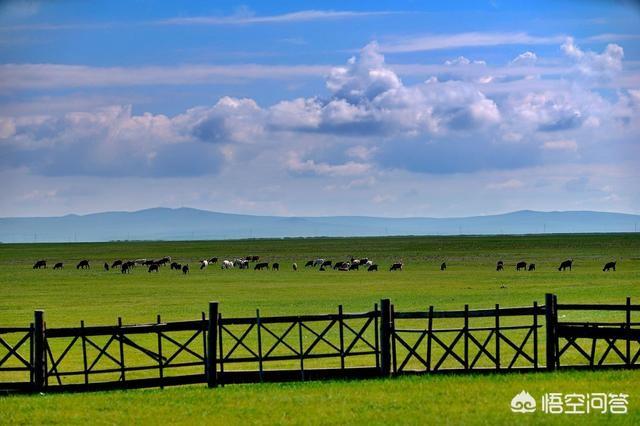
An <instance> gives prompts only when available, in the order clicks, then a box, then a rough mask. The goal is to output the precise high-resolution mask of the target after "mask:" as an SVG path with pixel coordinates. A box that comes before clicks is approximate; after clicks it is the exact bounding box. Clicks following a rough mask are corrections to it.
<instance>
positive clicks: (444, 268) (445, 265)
mask: <svg viewBox="0 0 640 426" xmlns="http://www.w3.org/2000/svg"><path fill="white" fill-rule="evenodd" d="M446 269H447V264H446V262H442V265H440V270H441V271H445V270H446Z"/></svg>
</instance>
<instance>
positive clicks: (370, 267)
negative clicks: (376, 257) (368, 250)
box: [367, 263, 378, 272]
mask: <svg viewBox="0 0 640 426" xmlns="http://www.w3.org/2000/svg"><path fill="white" fill-rule="evenodd" d="M377 270H378V265H376V264H375V263H374V264H372V265H369V267H368V268H367V271H369V272H372V271H377Z"/></svg>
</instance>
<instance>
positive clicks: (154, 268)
mask: <svg viewBox="0 0 640 426" xmlns="http://www.w3.org/2000/svg"><path fill="white" fill-rule="evenodd" d="M199 263H200V269H201V270H202V269H205V268H207V267H209V265H213V264H217V263H218V258H217V257H212V258H210V259H202V260H200V261H199ZM251 263H255V265H254V266H253V269H254V270H256V271H261V270H263V269H266V270H269V268H271V270H272V271H279V270H280V264H279V263H278V262H273V263H271V265H269V262H260V256H246V257H243V258H235V259H233V260H228V259H225V260H222V261H220V262H219V264H220V268H221V269H249V267H250V264H251ZM167 264H169V266H170V269H171V270H172V271H173V270H176V271H182V273H183V274H185V275H186V274H188V273H189V265H188V264H185V265H182V264H180V263H177V262H172V260H171V256H165V257H163V258H161V259H157V260H154V259H136V260H126V261H123V260H121V259H118V260H115V261H114V262H113V263H111V266H109V263H107V262H105V263H104V265H103V268H104V270H105V271H109V270H110V269H111V270H115V269H119V270H120V272H122V273H123V274H128V273H130V272H131V270H132V269H133V268H135V267H136V266H142V267H146V268H147V271H148V272H159V271H160V268H161V267H163V266H166V265H167ZM504 266H505V264H504V261H502V260H499V261H498V263H497V264H496V271H498V272H499V271H503V270H504ZM572 266H573V259H569V260H565V261H564V262H562V263H560V266H559V267H558V271H565V270H567V269H569V270H571V267H572ZM46 267H47V261H46V260H44V259H42V260H38V261H37V262H36V263H35V264H34V265H33V269H42V268H46ZM63 267H64V263H63V262H57V263H56V264H55V265H54V266H53V269H62V268H63ZM291 267H292V269H293V270H294V271H297V270H298V264H297V263H295V262H294V263H293V264H292V265H291ZM304 267H305V268H318V270H319V271H326V270H327V269H333V270H334V271H345V272H346V271H354V270H356V271H357V270H360V269H361V268H362V269H363V270H366V271H369V272H373V271H377V270H378V264H377V263H373V261H372V260H370V259H368V258H362V259H356V258H351V259H350V260H347V261H337V262H335V263H334V262H333V261H331V260H326V259H322V258H318V259H311V260H309V261H307V262H306V263H305V264H304ZM402 267H403V263H402V262H395V263H393V264H391V266H390V267H389V271H401V270H402ZM89 268H90V264H89V260H87V259H83V260H81V261H80V262H79V263H78V264H77V265H76V269H89ZM446 269H447V264H446V262H443V263H442V264H441V265H440V270H441V271H444V270H446ZM535 270H536V264H535V263H529V264H527V262H524V261H521V262H518V263H516V271H535ZM610 270H614V271H615V270H616V262H607V263H606V264H605V265H604V267H603V268H602V271H603V272H608V271H610Z"/></svg>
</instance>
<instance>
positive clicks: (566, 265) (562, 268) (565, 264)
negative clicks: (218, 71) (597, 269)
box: [558, 259, 573, 271]
mask: <svg viewBox="0 0 640 426" xmlns="http://www.w3.org/2000/svg"><path fill="white" fill-rule="evenodd" d="M572 266H573V259H570V260H565V261H564V262H562V263H561V264H560V266H559V267H558V271H565V270H566V269H567V268H569V270H571V267H572Z"/></svg>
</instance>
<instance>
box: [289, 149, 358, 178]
mask: <svg viewBox="0 0 640 426" xmlns="http://www.w3.org/2000/svg"><path fill="white" fill-rule="evenodd" d="M286 164H287V168H288V170H289V171H290V172H293V173H297V174H312V175H320V176H358V175H362V174H365V173H367V172H368V171H369V170H370V169H371V165H370V164H366V163H357V162H355V161H349V162H346V163H344V164H328V163H316V162H315V161H314V160H304V161H303V160H301V159H300V158H299V157H298V156H297V155H295V154H290V155H289V158H288V160H287V163H286Z"/></svg>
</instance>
